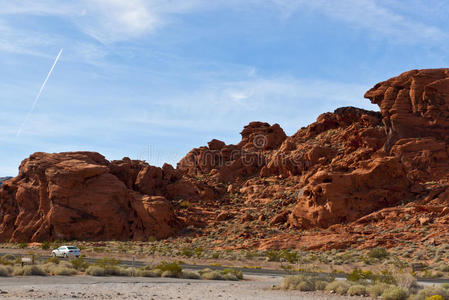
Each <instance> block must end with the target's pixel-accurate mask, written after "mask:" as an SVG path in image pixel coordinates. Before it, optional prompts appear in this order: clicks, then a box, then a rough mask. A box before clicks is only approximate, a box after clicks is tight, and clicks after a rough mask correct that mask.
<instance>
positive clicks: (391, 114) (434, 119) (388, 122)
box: [365, 69, 449, 152]
mask: <svg viewBox="0 0 449 300" xmlns="http://www.w3.org/2000/svg"><path fill="white" fill-rule="evenodd" d="M365 97H366V98H368V99H370V100H371V102H372V103H375V104H377V105H379V107H380V110H381V113H382V117H383V119H382V121H383V123H384V124H385V128H386V130H387V142H386V143H385V150H386V151H387V152H389V151H390V149H391V148H392V147H393V145H394V144H395V143H396V141H397V140H399V139H401V138H416V137H434V138H436V139H438V140H444V141H449V138H448V136H447V132H448V129H449V103H448V99H449V69H429V70H412V71H409V72H405V73H403V74H401V75H399V76H397V77H394V78H391V79H389V80H387V81H384V82H380V83H378V84H376V85H375V86H374V87H373V88H372V89H370V90H369V91H367V92H366V94H365Z"/></svg>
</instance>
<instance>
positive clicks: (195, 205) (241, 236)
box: [0, 69, 449, 249]
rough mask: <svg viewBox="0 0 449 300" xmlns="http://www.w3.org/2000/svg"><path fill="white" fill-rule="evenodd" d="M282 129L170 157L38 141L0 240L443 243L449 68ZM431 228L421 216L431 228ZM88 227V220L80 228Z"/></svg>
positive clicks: (263, 127) (6, 208)
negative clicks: (153, 158)
mask: <svg viewBox="0 0 449 300" xmlns="http://www.w3.org/2000/svg"><path fill="white" fill-rule="evenodd" d="M365 97H366V98H368V99H370V100H371V102H373V103H376V104H378V105H379V107H380V112H373V111H366V110H362V109H358V108H354V107H343V108H339V109H337V110H335V111H334V112H333V113H324V114H322V115H320V116H319V117H318V119H317V121H316V122H315V123H313V124H311V125H309V126H308V127H305V128H301V129H300V130H298V132H296V133H295V134H294V135H292V136H287V135H286V134H285V132H284V131H283V130H282V128H281V127H280V126H279V125H278V124H274V125H270V124H267V123H262V122H252V123H250V124H249V125H247V126H245V128H244V129H243V131H242V133H241V135H242V140H241V141H240V142H239V143H238V144H237V145H226V144H225V143H224V142H222V141H219V140H212V141H211V142H209V143H208V146H204V147H200V148H196V149H193V150H192V151H190V152H189V153H188V154H187V155H186V156H185V157H184V158H183V159H182V160H181V161H180V162H179V163H178V165H177V167H176V169H174V168H173V167H172V166H170V165H164V166H163V167H162V168H158V167H153V166H150V165H148V164H146V163H145V162H141V161H134V160H130V159H128V158H124V159H123V160H120V161H112V162H109V161H107V160H105V158H104V157H103V156H101V155H100V154H97V153H89V152H76V153H59V154H46V153H35V154H33V155H31V156H30V158H28V159H26V160H24V161H23V162H22V164H21V166H20V173H19V175H18V176H17V177H15V178H14V179H13V180H10V181H8V182H7V183H5V184H4V185H3V186H2V187H1V189H0V218H2V220H3V221H2V223H1V225H0V240H3V241H8V240H11V241H25V240H26V241H43V240H54V239H66V240H70V239H79V240H110V239H120V240H128V239H133V240H141V239H148V238H150V237H156V238H166V237H169V236H173V237H177V236H184V237H185V236H192V238H204V239H207V240H208V241H209V243H210V245H211V246H213V247H217V248H261V249H265V248H300V247H306V248H309V249H318V248H342V247H362V248H364V247H373V246H377V245H383V246H386V247H389V246H394V245H397V244H401V243H406V242H407V241H408V240H417V239H419V240H421V241H422V242H423V243H448V242H449V237H448V232H449V230H448V227H449V226H448V224H449V207H448V206H449V184H448V178H449V159H448V149H447V146H448V142H449V138H448V136H449V135H448V134H447V133H449V121H448V120H449V69H434V70H413V71H409V72H406V73H403V74H401V75H400V76H398V77H395V78H392V79H390V80H387V81H385V82H381V83H378V84H377V85H375V86H374V87H373V88H372V89H371V90H369V91H368V92H367V93H366V94H365ZM423 228H425V230H423ZM80 229H81V230H80Z"/></svg>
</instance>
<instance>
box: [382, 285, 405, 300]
mask: <svg viewBox="0 0 449 300" xmlns="http://www.w3.org/2000/svg"><path fill="white" fill-rule="evenodd" d="M407 298H408V291H407V290H405V289H404V288H401V287H398V286H391V287H389V288H388V289H386V290H385V291H384V292H383V293H382V299H384V300H406V299H407Z"/></svg>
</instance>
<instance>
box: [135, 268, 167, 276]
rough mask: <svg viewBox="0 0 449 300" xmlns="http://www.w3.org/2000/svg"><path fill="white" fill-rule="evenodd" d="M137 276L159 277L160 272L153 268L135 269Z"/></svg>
mask: <svg viewBox="0 0 449 300" xmlns="http://www.w3.org/2000/svg"><path fill="white" fill-rule="evenodd" d="M135 273H136V276H137V277H160V275H161V274H157V273H156V272H154V271H153V270H148V269H136V272H135Z"/></svg>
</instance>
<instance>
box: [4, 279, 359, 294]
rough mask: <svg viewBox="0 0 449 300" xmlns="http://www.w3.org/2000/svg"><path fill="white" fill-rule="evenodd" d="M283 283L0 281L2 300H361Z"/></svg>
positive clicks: (272, 281)
mask: <svg viewBox="0 0 449 300" xmlns="http://www.w3.org/2000/svg"><path fill="white" fill-rule="evenodd" d="M280 280H281V278H279V277H265V276H251V277H249V276H248V279H247V280H244V281H239V282H230V281H207V280H186V279H173V278H130V277H91V276H72V277H63V276H51V277H50V276H49V277H39V276H28V277H10V278H1V279H0V290H1V292H0V299H76V298H79V299H154V300H165V299H167V300H168V299H183V300H184V299H185V300H209V299H223V300H224V299H226V300H227V299H236V300H237V299H238V300H240V299H244V300H246V299H248V300H250V299H251V300H256V299H257V300H272V299H279V300H293V299H313V300H324V299H331V300H337V299H339V300H340V299H351V300H355V299H359V298H357V297H338V296H333V295H328V294H320V293H302V292H298V291H279V290H272V289H271V287H272V286H273V285H276V284H279V282H280ZM364 299H366V298H364Z"/></svg>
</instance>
